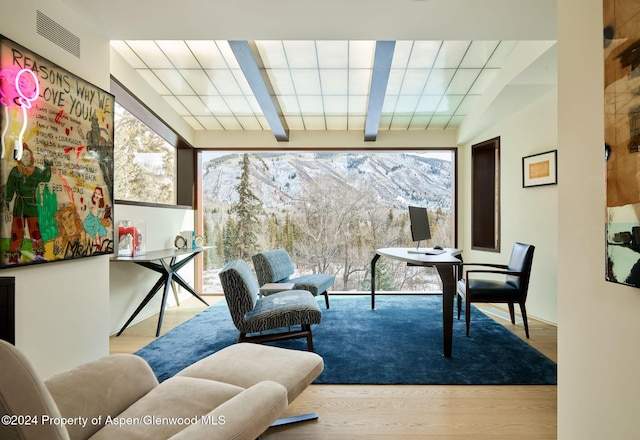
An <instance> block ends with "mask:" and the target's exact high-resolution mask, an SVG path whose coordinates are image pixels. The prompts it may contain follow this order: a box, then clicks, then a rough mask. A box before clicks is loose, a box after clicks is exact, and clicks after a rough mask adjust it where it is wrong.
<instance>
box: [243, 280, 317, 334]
mask: <svg viewBox="0 0 640 440" xmlns="http://www.w3.org/2000/svg"><path fill="white" fill-rule="evenodd" d="M321 321H322V312H321V311H320V307H319V306H318V303H317V302H316V300H315V298H314V297H313V295H312V294H311V293H309V292H308V291H305V290H285V291H283V292H278V293H274V294H273V295H269V296H265V297H263V298H261V299H260V301H258V302H257V303H256V306H255V307H254V309H253V310H251V311H250V312H247V313H246V314H245V315H244V322H243V323H242V326H239V327H238V329H239V330H240V331H242V332H244V333H259V332H262V331H266V330H272V329H276V328H282V327H291V326H293V325H298V324H320V322H321Z"/></svg>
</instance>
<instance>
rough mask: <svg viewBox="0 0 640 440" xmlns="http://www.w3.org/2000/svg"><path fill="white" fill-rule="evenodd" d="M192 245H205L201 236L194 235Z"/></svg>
mask: <svg viewBox="0 0 640 440" xmlns="http://www.w3.org/2000/svg"><path fill="white" fill-rule="evenodd" d="M194 243H195V245H196V247H202V246H204V245H205V242H204V237H203V236H202V235H196V238H195V239H194Z"/></svg>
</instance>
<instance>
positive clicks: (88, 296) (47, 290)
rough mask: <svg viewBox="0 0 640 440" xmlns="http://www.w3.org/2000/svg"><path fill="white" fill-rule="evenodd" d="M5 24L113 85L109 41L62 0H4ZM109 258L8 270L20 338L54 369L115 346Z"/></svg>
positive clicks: (40, 363)
mask: <svg viewBox="0 0 640 440" xmlns="http://www.w3.org/2000/svg"><path fill="white" fill-rule="evenodd" d="M0 10H2V13H1V14H0V32H1V33H2V34H3V35H4V36H6V37H8V38H11V39H12V40H14V41H16V42H17V43H19V44H21V45H23V46H25V47H27V48H28V49H30V50H32V51H34V52H36V53H38V54H39V55H41V56H43V57H45V58H48V59H49V60H50V61H52V62H54V63H56V64H58V65H60V66H61V67H64V68H66V69H67V70H69V71H71V72H73V73H74V74H76V75H78V76H80V77H81V78H84V79H86V80H87V81H89V82H91V83H93V84H95V85H96V86H98V87H101V88H103V89H105V90H108V89H109V43H108V41H106V40H102V39H99V38H97V37H96V35H95V34H94V33H93V32H92V31H91V30H90V29H88V28H86V27H85V26H84V24H83V23H84V21H83V20H81V19H80V18H78V17H76V16H75V14H74V12H73V11H72V10H69V9H68V8H66V7H65V6H64V5H61V4H58V2H55V1H52V2H40V1H36V0H23V1H21V2H15V1H10V0H2V2H1V4H0ZM36 10H40V11H42V12H43V13H44V14H46V15H47V16H49V17H50V18H52V19H53V20H55V21H56V22H58V23H60V24H61V25H62V26H64V27H65V28H67V29H68V30H70V31H71V32H72V33H73V34H75V35H77V36H78V37H80V39H81V41H82V43H81V58H80V59H78V58H77V57H75V56H74V55H71V54H69V53H68V52H66V51H65V50H63V49H61V48H60V47H58V46H57V45H55V44H53V43H51V42H50V41H49V40H47V39H45V38H43V37H41V36H40V35H38V34H37V33H36ZM108 273H109V258H108V257H107V256H99V257H89V258H83V259H79V260H73V261H64V262H56V263H46V264H43V265H39V266H37V267H36V266H28V267H21V268H18V269H10V270H8V269H5V270H2V271H1V273H0V276H14V277H15V279H16V346H17V347H18V348H19V349H21V350H22V351H23V352H24V353H25V354H26V355H27V356H28V357H29V359H31V361H32V362H33V363H34V366H35V368H36V370H37V371H38V372H39V373H40V374H41V375H43V376H49V375H51V374H54V373H57V372H59V371H62V370H64V369H67V368H70V367H72V366H75V365H77V364H79V363H82V362H85V361H88V360H91V359H95V358H97V357H100V356H103V355H105V354H107V353H108V352H109V339H108V336H109V316H108V310H109V277H108Z"/></svg>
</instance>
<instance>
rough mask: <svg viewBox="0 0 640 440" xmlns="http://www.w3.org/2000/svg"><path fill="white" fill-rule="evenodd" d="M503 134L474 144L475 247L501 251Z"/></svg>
mask: <svg viewBox="0 0 640 440" xmlns="http://www.w3.org/2000/svg"><path fill="white" fill-rule="evenodd" d="M500 229H501V225H500V137H499V136H498V137H495V138H493V139H489V140H486V141H484V142H480V143H478V144H474V145H472V146H471V249H473V250H481V251H487V252H500V235H501V231H500Z"/></svg>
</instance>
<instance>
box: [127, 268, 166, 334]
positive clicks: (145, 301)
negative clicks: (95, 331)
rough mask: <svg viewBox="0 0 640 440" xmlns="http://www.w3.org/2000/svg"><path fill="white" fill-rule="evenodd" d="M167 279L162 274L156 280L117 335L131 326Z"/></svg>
mask: <svg viewBox="0 0 640 440" xmlns="http://www.w3.org/2000/svg"><path fill="white" fill-rule="evenodd" d="M165 279H166V277H165V276H161V277H160V279H159V280H158V281H156V283H155V284H154V286H153V287H152V288H151V290H150V291H149V293H147V296H145V297H144V299H143V300H142V302H141V303H140V305H139V306H138V308H137V309H136V311H135V312H133V314H132V315H131V316H130V317H129V319H128V320H127V322H126V323H125V324H124V325H123V326H122V328H121V329H120V331H119V332H118V334H117V335H116V336H120V335H121V334H122V332H123V331H124V330H125V329H126V328H127V327H128V326H129V324H131V321H133V319H134V318H135V317H136V316H138V313H140V311H141V310H142V309H144V306H146V305H147V304H148V303H149V301H151V298H153V297H154V296H155V294H156V293H157V292H158V290H160V287H161V286H162V284H163V283H164V282H165Z"/></svg>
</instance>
